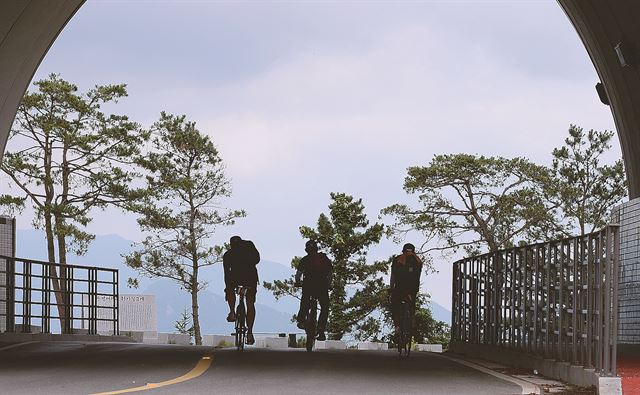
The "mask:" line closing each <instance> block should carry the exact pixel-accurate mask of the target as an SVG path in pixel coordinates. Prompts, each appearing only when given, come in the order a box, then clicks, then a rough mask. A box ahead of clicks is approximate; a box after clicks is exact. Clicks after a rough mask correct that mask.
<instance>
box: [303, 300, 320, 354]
mask: <svg viewBox="0 0 640 395" xmlns="http://www.w3.org/2000/svg"><path fill="white" fill-rule="evenodd" d="M317 317H318V306H317V303H316V302H315V301H314V302H313V303H312V305H311V309H310V311H309V314H308V316H307V326H306V332H307V344H306V348H307V351H308V352H311V351H313V345H314V343H315V341H316V326H317V325H316V324H317V321H316V320H317Z"/></svg>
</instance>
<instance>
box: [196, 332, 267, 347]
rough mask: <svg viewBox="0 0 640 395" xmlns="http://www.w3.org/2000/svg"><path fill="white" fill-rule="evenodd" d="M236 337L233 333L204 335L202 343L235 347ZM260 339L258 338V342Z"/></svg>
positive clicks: (211, 345) (212, 345)
mask: <svg viewBox="0 0 640 395" xmlns="http://www.w3.org/2000/svg"><path fill="white" fill-rule="evenodd" d="M235 341H236V338H235V336H232V335H204V336H203V338H202V344H203V345H205V346H210V347H233V345H234V344H235ZM257 341H258V339H256V343H257Z"/></svg>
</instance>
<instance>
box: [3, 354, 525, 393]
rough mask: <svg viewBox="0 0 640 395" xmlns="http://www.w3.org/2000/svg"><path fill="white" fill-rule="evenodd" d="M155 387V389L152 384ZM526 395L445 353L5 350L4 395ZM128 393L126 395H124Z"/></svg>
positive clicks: (510, 384) (508, 383) (520, 389)
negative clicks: (110, 394) (406, 356)
mask: <svg viewBox="0 0 640 395" xmlns="http://www.w3.org/2000/svg"><path fill="white" fill-rule="evenodd" d="M149 383H151V384H149ZM127 389H133V390H135V389H138V391H136V392H124V393H138V394H363V393H366V394H391V393H393V394H487V395H489V394H490V395H497V394H521V393H522V388H521V387H520V386H518V385H516V384H514V383H511V382H508V381H505V380H502V379H500V378H497V377H494V376H492V375H489V374H486V373H483V372H480V371H477V370H474V369H472V368H470V367H467V366H464V365H461V364H458V363H456V362H454V361H451V360H449V359H446V358H444V357H442V356H440V355H438V354H431V353H413V354H412V355H411V357H410V358H409V359H408V360H401V359H399V358H398V355H397V353H396V352H394V351H357V350H343V351H316V352H313V353H307V352H305V351H304V350H298V349H288V350H267V349H255V348H248V349H246V350H245V351H243V352H237V351H236V350H233V349H216V350H213V349H212V348H209V347H189V346H175V345H165V346H153V345H144V344H135V343H77V342H73V343H72V342H48V343H45V342H37V343H29V344H23V345H20V346H18V347H13V348H9V349H4V350H3V349H2V347H1V346H0V393H2V394H3V395H5V394H6V395H8V394H95V393H104V392H113V393H118V391H122V390H127ZM119 393H123V392H119Z"/></svg>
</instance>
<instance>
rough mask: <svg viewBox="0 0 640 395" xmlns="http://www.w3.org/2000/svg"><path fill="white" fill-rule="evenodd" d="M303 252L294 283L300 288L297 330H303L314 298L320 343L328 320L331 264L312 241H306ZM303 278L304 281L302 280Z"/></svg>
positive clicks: (323, 338)
mask: <svg viewBox="0 0 640 395" xmlns="http://www.w3.org/2000/svg"><path fill="white" fill-rule="evenodd" d="M304 250H305V251H306V252H307V255H306V256H304V257H303V258H302V259H301V260H300V265H299V266H298V270H297V271H296V282H295V285H296V287H300V286H302V298H301V299H300V311H298V328H300V329H304V328H305V321H306V319H307V314H308V313H309V308H310V299H311V297H312V296H315V297H316V298H318V302H319V303H320V317H319V318H318V337H317V339H318V340H320V341H322V340H326V336H325V334H324V332H325V330H326V328H327V319H328V318H329V287H330V286H331V276H332V272H333V264H332V263H331V260H330V259H329V258H328V257H327V256H326V255H325V254H324V253H322V252H318V245H317V244H316V242H315V241H313V240H309V241H307V243H306V244H305V248H304ZM303 278H304V280H302V279H303Z"/></svg>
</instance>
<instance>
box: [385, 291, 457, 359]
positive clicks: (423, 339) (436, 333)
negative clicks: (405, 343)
mask: <svg viewBox="0 0 640 395" xmlns="http://www.w3.org/2000/svg"><path fill="white" fill-rule="evenodd" d="M382 311H383V317H382V318H381V319H380V320H379V323H380V325H381V326H380V328H381V330H380V332H379V333H378V334H377V336H376V337H374V338H373V341H383V342H387V343H389V344H390V345H391V346H392V347H395V345H396V344H395V336H394V335H395V333H394V331H395V329H394V326H393V318H392V315H391V301H390V300H389V299H387V300H386V301H385V303H383V304H382ZM450 338H451V329H450V327H449V325H448V324H447V323H446V322H443V321H438V320H436V319H435V318H433V316H432V314H431V310H430V308H429V296H428V295H426V294H418V298H417V301H416V312H415V332H414V338H413V340H414V342H415V343H420V344H442V347H443V348H447V347H448V345H449V340H450Z"/></svg>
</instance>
